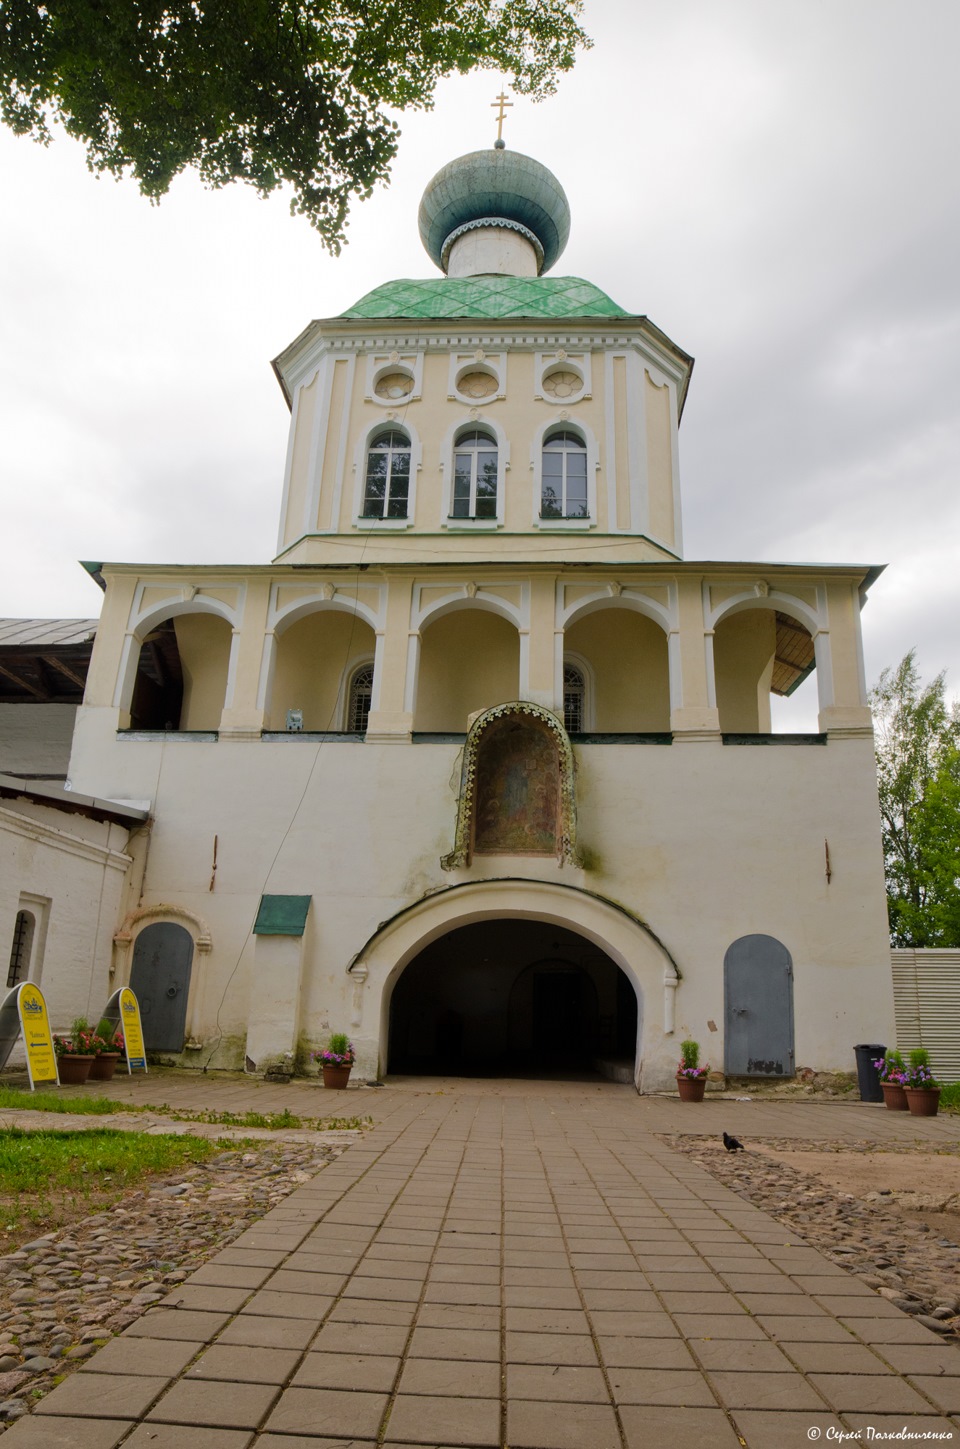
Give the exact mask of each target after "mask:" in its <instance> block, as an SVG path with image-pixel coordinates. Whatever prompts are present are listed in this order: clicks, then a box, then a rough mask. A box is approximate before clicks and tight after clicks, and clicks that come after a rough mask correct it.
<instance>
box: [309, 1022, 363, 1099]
mask: <svg viewBox="0 0 960 1449" xmlns="http://www.w3.org/2000/svg"><path fill="white" fill-rule="evenodd" d="M313 1058H314V1061H317V1062H319V1063H320V1075H321V1077H323V1085H324V1086H325V1087H335V1088H339V1089H340V1090H343V1088H345V1087H346V1085H347V1082H348V1081H349V1080H350V1068H351V1067H352V1066H353V1064H354V1061H355V1060H356V1053H355V1052H354V1050H353V1044H352V1042H350V1041H349V1040H348V1039H347V1036H346V1033H345V1032H342V1031H335V1032H334V1033H333V1035H332V1036H331V1038H330V1043H329V1045H328V1046H327V1048H326V1050H325V1051H322V1052H314V1054H313Z"/></svg>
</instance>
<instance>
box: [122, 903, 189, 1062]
mask: <svg viewBox="0 0 960 1449" xmlns="http://www.w3.org/2000/svg"><path fill="white" fill-rule="evenodd" d="M192 962H193V937H192V936H191V935H190V932H189V931H186V930H184V928H183V926H176V925H174V924H173V922H172V921H160V922H158V923H157V924H156V925H154V926H147V927H145V928H144V930H142V931H141V932H140V934H139V936H138V937H137V939H136V943H135V945H134V948H133V967H132V969H131V972H130V986H131V989H132V990H133V992H134V995H135V996H136V998H137V1000H138V1001H139V1003H140V1015H141V1017H142V1018H143V1044H144V1046H145V1047H146V1048H147V1051H154V1052H180V1051H183V1038H184V1033H185V1029H186V1024H187V993H188V990H189V987H190V968H191V964H192Z"/></svg>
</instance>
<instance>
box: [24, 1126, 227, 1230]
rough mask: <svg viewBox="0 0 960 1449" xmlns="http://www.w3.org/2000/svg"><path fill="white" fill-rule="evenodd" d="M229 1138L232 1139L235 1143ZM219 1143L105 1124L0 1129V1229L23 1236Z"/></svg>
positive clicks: (111, 1198) (97, 1205)
mask: <svg viewBox="0 0 960 1449" xmlns="http://www.w3.org/2000/svg"><path fill="white" fill-rule="evenodd" d="M235 1145H236V1144H231V1146H235ZM221 1150H222V1144H221V1143H217V1142H211V1141H209V1140H208V1139H207V1138H204V1137H171V1136H152V1135H148V1134H147V1133H141V1132H117V1131H114V1130H112V1129H110V1128H106V1127H95V1128H92V1129H91V1130H90V1131H80V1132H60V1131H46V1130H45V1129H40V1130H38V1131H36V1132H23V1131H21V1130H20V1128H18V1127H10V1128H6V1129H3V1130H0V1231H2V1232H3V1233H4V1234H5V1236H6V1238H7V1241H8V1244H9V1242H10V1241H11V1240H13V1239H20V1240H22V1241H27V1240H28V1239H29V1238H30V1237H33V1236H35V1234H36V1231H37V1229H38V1228H49V1227H59V1226H61V1225H62V1224H63V1223H65V1222H70V1221H74V1220H76V1218H78V1217H86V1216H88V1215H89V1214H90V1213H92V1212H98V1211H100V1210H101V1209H102V1208H104V1207H108V1206H111V1205H112V1204H113V1203H114V1202H116V1200H117V1198H118V1197H119V1196H120V1194H121V1192H123V1191H124V1190H125V1189H127V1188H130V1187H134V1186H136V1185H137V1184H139V1183H140V1182H142V1181H143V1179H144V1178H145V1177H150V1176H152V1175H154V1174H158V1173H164V1172H173V1171H176V1170H177V1169H179V1168H183V1167H186V1166H188V1165H189V1164H190V1163H193V1162H202V1161H203V1160H204V1159H206V1158H207V1157H210V1156H212V1155H213V1154H214V1153H215V1152H219V1151H221Z"/></svg>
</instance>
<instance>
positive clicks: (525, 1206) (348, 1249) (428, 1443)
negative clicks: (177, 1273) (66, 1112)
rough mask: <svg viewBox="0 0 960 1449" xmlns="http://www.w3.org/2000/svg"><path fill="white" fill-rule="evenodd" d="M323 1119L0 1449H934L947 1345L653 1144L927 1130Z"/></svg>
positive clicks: (462, 1113)
mask: <svg viewBox="0 0 960 1449" xmlns="http://www.w3.org/2000/svg"><path fill="white" fill-rule="evenodd" d="M144 1085H145V1084H144ZM150 1086H151V1088H152V1090H150V1091H143V1092H141V1093H140V1095H142V1096H143V1097H144V1100H152V1101H156V1100H159V1099H160V1093H159V1090H158V1083H157V1082H152V1083H151V1084H150ZM118 1090H120V1091H124V1092H125V1091H127V1090H129V1089H128V1088H127V1087H123V1088H121V1089H118ZM274 1090H276V1091H278V1092H282V1091H284V1090H285V1089H282V1088H278V1089H272V1088H271V1089H269V1091H271V1092H272V1091H274ZM202 1093H203V1096H204V1099H205V1102H206V1104H207V1105H210V1103H211V1086H210V1085H209V1084H207V1083H204V1084H203V1087H202ZM341 1103H342V1104H343V1105H342V1108H341V1110H343V1109H346V1108H349V1110H360V1111H362V1112H364V1113H366V1112H371V1113H372V1114H373V1115H374V1116H375V1117H376V1118H377V1125H376V1126H375V1128H374V1129H373V1130H372V1131H371V1132H369V1133H368V1134H367V1135H366V1136H365V1137H364V1138H363V1140H362V1141H360V1142H358V1143H357V1145H355V1146H354V1147H352V1148H350V1150H349V1151H348V1152H347V1153H345V1154H344V1156H342V1157H341V1158H339V1159H338V1160H337V1161H336V1162H335V1163H333V1164H332V1165H331V1166H330V1167H328V1168H326V1169H325V1170H324V1171H323V1172H321V1173H320V1174H319V1175H318V1176H317V1177H316V1178H315V1179H314V1180H313V1181H311V1182H310V1183H307V1184H305V1185H303V1186H302V1187H300V1188H298V1189H296V1190H295V1191H294V1192H293V1193H291V1195H290V1196H289V1197H288V1198H287V1199H286V1200H285V1201H284V1203H283V1204H282V1205H281V1206H280V1207H278V1208H276V1209H274V1210H273V1211H272V1212H271V1213H270V1214H269V1215H268V1216H267V1217H266V1218H264V1219H263V1220H261V1222H259V1223H258V1224H257V1225H256V1226H254V1227H253V1228H251V1229H250V1230H248V1231H247V1232H245V1233H244V1234H243V1236H242V1237H240V1238H238V1239H237V1240H236V1242H235V1243H233V1244H232V1245H231V1246H230V1247H229V1248H227V1249H225V1250H224V1251H222V1252H221V1253H219V1254H218V1255H217V1256H216V1257H215V1258H214V1259H213V1260H212V1261H211V1262H209V1263H208V1264H207V1265H206V1266H205V1267H203V1268H201V1269H199V1270H198V1271H197V1272H196V1273H195V1274H193V1276H192V1277H191V1278H190V1279H189V1280H188V1282H186V1283H185V1284H183V1285H181V1286H179V1287H178V1289H177V1290H176V1291H175V1292H174V1293H172V1294H171V1295H170V1297H169V1298H168V1299H167V1300H166V1302H165V1303H164V1304H161V1305H160V1306H158V1307H156V1308H154V1309H151V1310H150V1311H149V1312H147V1313H146V1314H145V1315H144V1316H143V1318H142V1319H140V1320H139V1321H138V1322H136V1323H135V1324H133V1325H132V1327H131V1328H129V1329H128V1330H127V1331H126V1332H125V1333H124V1334H123V1335H121V1336H120V1337H118V1338H116V1339H114V1340H112V1341H111V1342H110V1343H109V1344H108V1345H106V1347H104V1348H103V1349H102V1350H100V1352H98V1353H97V1354H96V1355H95V1356H93V1357H92V1358H91V1359H90V1360H89V1361H88V1362H87V1363H85V1364H84V1366H83V1367H82V1369H81V1370H79V1371H78V1372H77V1373H75V1374H74V1375H72V1376H71V1377H70V1378H69V1379H68V1380H66V1381H65V1382H64V1383H63V1384H62V1385H60V1387H58V1388H57V1389H55V1390H54V1391H53V1392H52V1393H51V1394H50V1395H49V1396H48V1397H47V1398H46V1399H44V1400H43V1401H42V1402H41V1403H40V1404H39V1405H38V1406H37V1408H36V1409H35V1411H34V1412H33V1414H31V1415H30V1416H29V1417H28V1418H26V1419H22V1420H20V1421H19V1422H18V1423H17V1424H16V1425H15V1426H14V1427H13V1428H12V1429H11V1430H10V1431H9V1432H8V1434H7V1435H6V1436H4V1440H3V1445H4V1449H115V1446H118V1445H121V1444H122V1445H124V1446H125V1449H126V1446H129V1449H174V1446H176V1449H183V1446H189V1449H348V1446H349V1449H372V1446H374V1445H382V1446H391V1449H412V1446H419V1449H454V1446H476V1449H494V1446H503V1445H509V1446H510V1449H624V1446H625V1449H641V1446H642V1449H674V1446H676V1449H688V1446H690V1445H696V1444H702V1445H706V1446H709V1449H741V1446H742V1445H744V1444H746V1446H748V1449H791V1446H793V1445H794V1444H796V1445H801V1444H808V1443H809V1442H810V1438H811V1437H812V1431H813V1430H814V1429H818V1430H820V1433H821V1437H822V1438H823V1440H824V1441H825V1442H829V1439H828V1434H827V1431H828V1429H830V1428H833V1429H834V1430H835V1431H838V1430H841V1429H843V1430H845V1431H847V1432H848V1433H849V1432H851V1431H855V1430H860V1431H861V1432H862V1441H863V1442H866V1440H867V1435H866V1432H865V1430H866V1428H867V1426H868V1425H869V1426H872V1427H873V1428H874V1430H877V1431H887V1432H890V1431H899V1430H902V1429H904V1428H906V1429H908V1430H912V1431H914V1432H917V1433H921V1432H924V1431H933V1432H935V1433H941V1434H944V1435H946V1434H951V1435H953V1436H954V1442H957V1440H958V1438H960V1351H958V1349H957V1348H956V1347H955V1346H954V1345H952V1344H946V1345H945V1344H943V1343H942V1342H941V1341H940V1340H939V1339H938V1338H937V1336H936V1334H934V1333H931V1332H928V1331H927V1330H926V1329H924V1328H923V1327H921V1326H920V1325H918V1324H916V1323H914V1322H913V1321H912V1320H911V1319H910V1318H909V1317H907V1316H906V1315H905V1314H903V1313H901V1312H900V1311H899V1310H898V1309H896V1308H894V1307H892V1306H891V1305H890V1304H889V1303H887V1302H886V1301H885V1300H884V1299H882V1298H880V1297H879V1296H878V1295H877V1294H875V1293H873V1292H872V1291H871V1290H870V1289H869V1288H867V1287H866V1286H865V1285H864V1284H863V1283H861V1281H860V1280H859V1279H858V1278H855V1277H853V1276H852V1275H850V1274H848V1273H846V1272H845V1271H844V1270H843V1269H841V1268H838V1267H836V1266H834V1265H833V1264H832V1263H830V1262H828V1261H827V1260H826V1259H825V1258H823V1257H822V1256H821V1255H820V1254H819V1253H817V1252H816V1251H814V1250H813V1249H811V1248H808V1247H805V1246H804V1245H802V1244H801V1243H799V1242H798V1240H797V1239H795V1238H793V1237H792V1236H791V1235H790V1234H789V1232H788V1231H787V1230H786V1229H785V1228H784V1227H783V1226H782V1225H778V1224H777V1223H775V1222H774V1221H773V1219H772V1218H770V1217H769V1216H767V1214H765V1213H763V1212H761V1211H760V1210H759V1209H757V1208H754V1207H752V1206H751V1205H750V1204H749V1203H747V1202H745V1201H744V1199H742V1198H740V1197H738V1196H737V1195H736V1194H734V1193H733V1192H731V1191H729V1190H728V1189H726V1188H724V1187H723V1186H721V1185H720V1184H719V1183H717V1182H716V1181H715V1180H714V1179H713V1178H712V1177H710V1175H709V1174H708V1173H706V1172H705V1171H704V1170H703V1169H701V1168H700V1167H698V1166H697V1165H695V1164H693V1163H692V1162H690V1161H689V1160H687V1159H685V1158H684V1157H682V1156H681V1155H680V1154H678V1153H675V1152H673V1151H671V1150H670V1149H669V1148H667V1147H665V1146H664V1145H663V1144H662V1143H660V1142H658V1141H657V1139H656V1138H655V1136H654V1135H653V1132H654V1130H660V1131H667V1132H670V1131H675V1130H677V1123H678V1122H681V1123H684V1124H685V1125H686V1126H687V1127H688V1130H689V1129H691V1128H694V1127H695V1129H696V1130H698V1131H711V1130H712V1129H713V1127H716V1130H717V1132H718V1133H719V1130H720V1128H721V1126H724V1127H728V1128H731V1129H732V1130H735V1131H738V1132H740V1133H742V1134H744V1135H749V1132H750V1130H751V1126H752V1128H753V1131H754V1136H755V1137H757V1136H761V1135H777V1136H789V1135H798V1136H806V1137H811V1138H815V1137H817V1136H819V1137H821V1138H822V1137H824V1136H828V1135H829V1136H830V1137H831V1138H837V1137H842V1136H848V1137H851V1138H852V1137H856V1136H859V1137H861V1138H862V1137H865V1136H869V1135H871V1133H872V1132H875V1133H877V1134H878V1135H879V1137H880V1138H881V1139H883V1138H885V1137H889V1136H890V1134H891V1133H892V1134H893V1136H894V1137H895V1138H896V1137H902V1138H904V1139H905V1140H906V1139H916V1138H917V1137H918V1136H920V1137H921V1138H923V1139H924V1140H930V1141H931V1142H936V1141H943V1140H946V1139H948V1138H949V1139H950V1140H955V1139H956V1135H957V1134H956V1126H955V1123H954V1122H953V1121H950V1120H948V1119H937V1121H936V1122H934V1123H930V1124H920V1125H919V1126H918V1125H915V1124H914V1122H913V1120H912V1119H911V1120H910V1121H908V1122H902V1121H898V1122H896V1123H895V1124H891V1121H890V1119H891V1118H892V1117H893V1114H890V1113H884V1112H882V1110H880V1111H874V1110H872V1109H868V1108H861V1107H854V1106H842V1107H840V1106H838V1107H822V1108H817V1107H813V1106H807V1105H805V1104H802V1103H800V1104H792V1103H791V1104H779V1103H766V1104H765V1103H756V1104H754V1103H732V1102H724V1103H709V1102H708V1103H707V1104H705V1105H704V1108H703V1109H701V1108H689V1107H687V1108H681V1107H680V1106H679V1104H677V1103H675V1102H670V1101H659V1102H658V1101H657V1100H651V1099H638V1098H637V1097H636V1096H635V1095H634V1094H633V1092H632V1090H631V1089H629V1088H622V1087H615V1086H612V1085H609V1084H605V1085H604V1086H603V1087H596V1086H593V1085H586V1084H585V1085H583V1086H582V1087H579V1086H570V1085H567V1086H559V1085H556V1084H553V1085H549V1086H544V1087H541V1086H540V1085H539V1084H536V1083H524V1084H513V1085H512V1086H511V1087H506V1088H505V1087H504V1086H502V1085H501V1084H496V1083H491V1084H490V1085H489V1087H485V1086H484V1085H483V1084H477V1083H459V1084H451V1083H446V1084H444V1085H443V1086H442V1087H441V1086H438V1085H437V1084H427V1083H423V1082H421V1083H418V1084H407V1085H403V1084H401V1085H400V1086H399V1087H398V1088H397V1089H390V1088H388V1089H386V1090H385V1091H382V1092H366V1093H363V1094H362V1096H361V1094H359V1093H350V1094H349V1095H348V1096H346V1097H344V1098H338V1105H340V1104H341ZM256 1105H257V1106H258V1108H260V1109H261V1110H266V1109H267V1108H268V1105H269V1104H268V1103H267V1101H266V1098H265V1097H264V1094H263V1091H258V1093H257V1100H256ZM323 1105H324V1106H326V1102H324V1104H323ZM751 1109H752V1116H751ZM684 1112H685V1113H686V1114H687V1115H686V1116H685V1117H684V1116H683V1115H682V1114H683V1113H684ZM691 1113H693V1116H692V1117H691V1115H690V1114H691ZM721 1119H722V1120H721ZM791 1123H792V1124H794V1126H793V1128H792V1129H791ZM708 1124H709V1125H708ZM951 1415H953V1416H955V1417H953V1418H951V1417H949V1416H951ZM830 1437H831V1438H832V1437H833V1436H830ZM875 1442H881V1441H879V1440H877V1441H875ZM894 1442H902V1439H901V1440H900V1441H894ZM939 1442H941V1443H943V1442H946V1443H949V1442H950V1440H949V1439H941V1440H940V1441H939Z"/></svg>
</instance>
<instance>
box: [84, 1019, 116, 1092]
mask: <svg viewBox="0 0 960 1449" xmlns="http://www.w3.org/2000/svg"><path fill="white" fill-rule="evenodd" d="M94 1043H95V1049H96V1055H95V1056H94V1059H93V1063H92V1065H91V1067H90V1077H89V1080H90V1081H91V1082H109V1081H110V1079H111V1077H112V1076H113V1074H114V1072H115V1071H116V1069H117V1062H118V1061H119V1060H120V1058H121V1057H122V1056H123V1052H124V1046H125V1044H124V1040H123V1032H122V1031H121V1030H120V1028H119V1027H117V1029H116V1030H114V1028H113V1026H112V1024H111V1023H110V1022H109V1021H101V1022H100V1023H99V1024H98V1026H97V1030H96V1032H95V1033H94Z"/></svg>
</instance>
